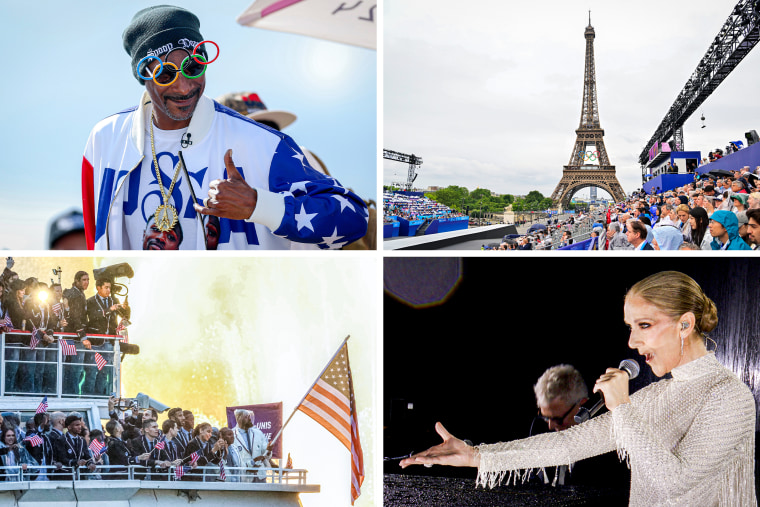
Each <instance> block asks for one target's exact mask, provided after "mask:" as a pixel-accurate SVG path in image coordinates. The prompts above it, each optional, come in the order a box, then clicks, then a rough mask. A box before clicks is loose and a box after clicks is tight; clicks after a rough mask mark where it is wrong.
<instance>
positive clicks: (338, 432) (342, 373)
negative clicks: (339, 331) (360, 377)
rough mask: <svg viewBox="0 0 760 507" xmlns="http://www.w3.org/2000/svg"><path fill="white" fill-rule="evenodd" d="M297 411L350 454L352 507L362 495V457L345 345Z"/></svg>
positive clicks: (346, 346) (346, 345) (352, 386)
mask: <svg viewBox="0 0 760 507" xmlns="http://www.w3.org/2000/svg"><path fill="white" fill-rule="evenodd" d="M297 410H300V411H301V412H303V413H304V414H306V415H308V416H309V417H311V418H312V419H314V420H315V421H317V422H318V423H319V424H321V425H322V426H324V427H325V429H327V431H329V432H330V433H332V434H333V436H335V438H337V439H338V440H340V442H341V443H342V444H343V445H345V446H346V449H348V450H349V451H350V452H351V505H353V504H354V502H355V501H356V499H357V498H359V495H360V494H361V485H362V482H364V455H363V454H362V445H361V442H360V441H359V424H358V422H357V419H356V402H355V400H354V383H353V380H352V378H351V368H350V367H349V364H348V344H347V343H346V342H344V343H343V346H342V347H341V348H340V350H338V352H337V353H336V354H335V356H334V357H333V359H332V361H331V362H330V364H329V365H328V366H327V368H326V369H325V371H324V372H323V373H322V375H321V376H320V377H319V379H318V380H317V381H316V382H315V383H314V385H313V386H312V388H311V391H309V393H308V394H307V395H306V397H305V398H304V400H303V401H302V402H301V404H300V405H299V406H298V409H297Z"/></svg>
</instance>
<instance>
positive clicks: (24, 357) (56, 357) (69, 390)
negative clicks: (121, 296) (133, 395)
mask: <svg viewBox="0 0 760 507" xmlns="http://www.w3.org/2000/svg"><path fill="white" fill-rule="evenodd" d="M38 336H39V333H38ZM52 338H53V342H52V343H45V342H44V341H43V340H39V343H37V344H36V345H35V346H34V347H32V333H31V332H30V331H21V330H16V329H14V330H12V331H8V332H4V333H0V346H2V350H3V354H2V359H1V360H0V396H16V395H38V396H43V395H47V396H53V397H64V396H65V397H87V398H108V397H109V396H110V394H111V393H113V392H118V391H119V390H118V386H119V368H118V367H115V366H114V364H117V365H118V364H119V363H115V362H114V358H117V357H119V356H120V353H121V347H120V343H121V342H120V340H121V339H122V337H121V336H114V335H94V334H93V335H87V336H85V337H84V338H81V339H80V338H79V336H78V335H77V334H75V333H55V334H53V335H52ZM85 339H86V340H89V341H90V342H91V343H94V344H93V345H91V348H89V349H88V348H86V347H85V346H84V345H83V343H82V341H81V340H85Z"/></svg>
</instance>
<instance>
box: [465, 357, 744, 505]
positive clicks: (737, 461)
mask: <svg viewBox="0 0 760 507" xmlns="http://www.w3.org/2000/svg"><path fill="white" fill-rule="evenodd" d="M671 374H672V377H673V378H672V379H666V380H660V381H658V382H654V383H652V384H650V385H648V386H647V387H645V388H643V389H641V390H639V391H637V392H636V393H634V394H632V395H631V402H630V403H626V404H622V405H620V406H618V407H616V408H615V409H614V410H612V411H611V412H607V413H605V414H603V415H601V416H599V417H597V418H594V419H591V420H589V421H587V422H585V423H583V424H579V425H577V426H573V427H571V428H569V429H567V430H564V431H560V432H554V433H545V434H541V435H537V436H534V437H531V438H526V439H523V440H515V441H512V442H505V443H499V444H492V445H481V446H479V451H480V467H479V469H478V479H477V482H478V484H479V485H483V486H486V485H487V486H489V487H493V486H494V485H496V484H498V483H500V482H502V480H503V479H504V478H505V477H506V478H507V482H508V483H509V482H511V481H514V482H516V481H517V480H518V479H524V478H526V477H527V475H528V472H530V471H531V470H532V469H537V468H543V467H548V466H557V465H569V464H571V463H574V462H576V461H579V460H582V459H584V458H588V457H591V456H596V455H599V454H603V453H606V452H610V451H614V450H617V452H618V454H619V455H620V457H621V458H622V459H627V460H628V462H629V465H630V467H631V493H630V500H629V505H631V506H646V507H653V506H660V505H685V506H692V507H695V506H699V507H709V506H716V505H718V506H725V507H744V506H755V505H757V500H756V499H755V476H754V462H755V399H754V397H753V396H752V393H751V391H750V390H749V388H748V387H747V386H746V385H745V384H744V383H742V382H741V381H740V380H739V379H738V378H737V377H736V375H734V374H733V372H731V371H730V370H728V369H727V368H725V367H724V366H723V365H721V364H720V363H719V362H718V361H717V359H715V355H714V354H713V353H708V354H707V355H706V356H703V357H701V358H699V359H696V360H694V361H691V362H689V363H687V364H685V365H682V366H679V367H677V368H675V369H673V371H672V372H671ZM600 486H601V484H600Z"/></svg>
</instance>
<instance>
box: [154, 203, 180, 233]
mask: <svg viewBox="0 0 760 507" xmlns="http://www.w3.org/2000/svg"><path fill="white" fill-rule="evenodd" d="M153 217H154V218H155V221H156V227H158V230H159V231H161V232H168V231H171V230H172V229H174V226H175V225H176V224H177V221H178V220H179V219H178V217H177V210H176V209H175V208H174V206H172V205H171V204H162V205H161V206H159V207H158V208H156V212H155V213H154V214H153Z"/></svg>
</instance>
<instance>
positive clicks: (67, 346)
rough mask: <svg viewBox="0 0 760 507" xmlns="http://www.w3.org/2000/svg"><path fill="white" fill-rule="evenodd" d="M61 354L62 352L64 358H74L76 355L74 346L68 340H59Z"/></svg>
mask: <svg viewBox="0 0 760 507" xmlns="http://www.w3.org/2000/svg"><path fill="white" fill-rule="evenodd" d="M60 343H61V352H63V355H64V356H75V355H77V348H76V346H74V344H73V343H71V342H70V341H68V340H64V339H61V340H60Z"/></svg>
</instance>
